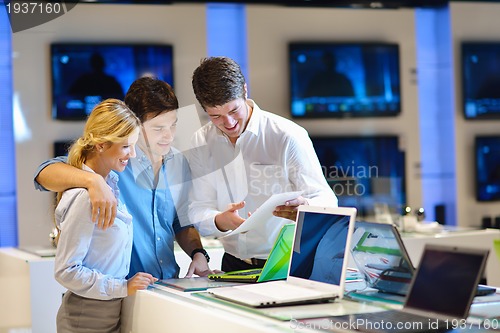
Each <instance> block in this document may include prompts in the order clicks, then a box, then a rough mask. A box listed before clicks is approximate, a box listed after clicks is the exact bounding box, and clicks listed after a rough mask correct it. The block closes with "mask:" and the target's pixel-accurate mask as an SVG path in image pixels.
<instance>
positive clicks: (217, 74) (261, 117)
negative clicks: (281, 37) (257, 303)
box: [188, 57, 337, 271]
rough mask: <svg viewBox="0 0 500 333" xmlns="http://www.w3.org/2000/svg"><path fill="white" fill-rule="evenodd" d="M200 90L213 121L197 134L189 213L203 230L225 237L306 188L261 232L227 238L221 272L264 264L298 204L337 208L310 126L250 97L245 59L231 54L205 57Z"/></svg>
mask: <svg viewBox="0 0 500 333" xmlns="http://www.w3.org/2000/svg"><path fill="white" fill-rule="evenodd" d="M192 84H193V90H194V93H195V95H196V98H197V99H198V102H199V103H200V105H201V106H202V107H203V109H204V110H205V111H206V112H207V114H208V116H209V117H210V120H211V121H210V122H209V123H208V124H206V125H205V126H203V127H202V128H201V129H200V130H198V131H197V132H196V133H195V134H194V136H193V139H192V144H193V147H194V149H193V150H192V151H191V152H190V154H188V159H189V163H190V166H191V169H192V176H193V192H192V197H191V204H190V206H189V215H190V217H191V220H192V221H201V222H200V223H198V225H197V227H198V230H199V231H200V234H201V235H204V236H208V235H211V236H216V237H220V236H224V235H226V234H228V233H230V232H231V230H234V229H235V228H237V227H238V226H239V225H240V224H241V223H243V222H244V221H245V218H246V217H248V216H249V213H251V212H254V211H255V210H256V209H257V208H258V207H259V206H260V205H261V204H262V203H264V202H265V201H266V200H267V199H268V198H269V197H270V196H271V195H273V194H276V193H282V192H290V191H303V194H302V196H299V197H298V198H295V199H293V200H289V201H287V202H286V203H284V204H283V205H282V206H278V207H276V209H275V211H274V215H275V216H274V217H272V218H271V219H270V220H269V221H267V222H266V224H265V226H264V227H263V228H261V229H258V230H250V231H248V232H246V233H243V234H238V235H229V236H227V237H224V238H221V239H220V240H221V242H222V244H223V245H224V249H225V254H224V257H223V259H222V270H223V271H232V270H238V269H249V268H257V267H262V266H263V265H264V263H265V259H266V258H267V256H268V255H269V252H270V250H271V247H272V245H273V244H274V241H275V239H276V237H277V235H278V232H279V230H280V229H281V227H282V226H283V225H284V224H285V223H289V222H290V221H289V220H295V216H296V210H297V207H298V206H299V205H304V204H305V205H307V204H309V205H316V206H337V198H336V196H335V194H334V193H333V191H332V189H331V188H330V187H329V186H328V184H327V182H326V180H325V177H324V175H323V172H322V169H321V166H320V163H319V161H318V158H317V156H316V153H315V151H314V148H313V145H312V143H311V140H310V138H309V135H308V133H307V131H306V130H305V129H304V128H302V127H300V126H298V125H297V124H295V123H293V122H292V121H290V120H287V119H285V118H282V117H280V116H277V115H275V114H272V113H269V112H266V111H263V110H261V109H260V108H259V107H258V105H257V104H256V103H255V102H254V101H253V100H251V99H247V85H246V83H245V78H244V76H243V74H242V72H241V69H240V67H239V65H238V64H237V63H236V62H234V61H233V60H232V59H230V58H227V57H212V58H207V59H204V60H202V62H201V64H200V66H199V67H198V68H197V69H196V70H195V71H194V73H193V80H192Z"/></svg>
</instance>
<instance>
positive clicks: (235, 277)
mask: <svg viewBox="0 0 500 333" xmlns="http://www.w3.org/2000/svg"><path fill="white" fill-rule="evenodd" d="M294 230H295V224H294V223H289V224H285V225H284V226H283V227H282V228H281V230H280V232H279V234H278V237H276V241H275V242H274V245H273V248H272V249H271V252H269V257H268V258H267V261H266V263H265V264H264V267H262V268H258V269H246V270H239V271H233V272H226V273H220V274H210V275H209V276H208V278H209V279H211V280H214V281H226V282H249V283H252V282H265V281H273V280H283V279H286V276H287V274H288V265H289V264H290V254H291V253H292V244H293V235H294Z"/></svg>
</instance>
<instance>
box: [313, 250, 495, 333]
mask: <svg viewBox="0 0 500 333" xmlns="http://www.w3.org/2000/svg"><path fill="white" fill-rule="evenodd" d="M488 252H489V251H488V250H478V249H469V248H460V247H451V246H438V245H429V244H427V245H426V246H425V248H424V253H423V255H422V259H421V261H420V264H419V266H418V268H417V271H416V272H415V274H414V277H413V279H412V283H411V285H410V289H409V292H408V296H407V298H406V302H405V304H404V306H403V309H401V310H389V311H381V312H374V313H358V314H352V315H344V316H335V317H328V318H321V319H317V320H319V321H321V320H328V321H330V322H334V323H335V322H336V323H339V325H341V323H344V324H348V325H351V326H349V327H350V329H351V328H352V329H354V330H357V331H360V332H370V333H373V332H376V333H380V332H429V331H430V332H433V331H443V330H447V329H451V328H453V323H456V322H461V321H460V320H462V319H465V318H467V316H468V315H469V310H470V306H471V304H472V300H473V298H474V296H475V294H476V287H477V285H478V283H479V279H480V278H481V276H482V274H483V271H484V267H485V264H486V259H487V257H488ZM337 326H338V325H337ZM332 327H336V325H332Z"/></svg>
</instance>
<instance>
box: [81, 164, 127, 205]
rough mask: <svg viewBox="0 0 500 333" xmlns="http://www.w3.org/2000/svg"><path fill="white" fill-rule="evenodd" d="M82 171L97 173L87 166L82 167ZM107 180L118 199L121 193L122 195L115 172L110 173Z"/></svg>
mask: <svg viewBox="0 0 500 333" xmlns="http://www.w3.org/2000/svg"><path fill="white" fill-rule="evenodd" d="M82 170H85V171H88V172H92V173H95V171H94V170H92V168H90V167H89V166H88V165H86V164H83V165H82ZM105 180H106V183H107V184H108V185H109V187H111V189H112V190H113V193H114V194H115V197H116V198H118V196H119V193H120V192H119V190H118V175H117V174H116V173H115V172H114V171H110V172H109V174H108V176H107V177H106V179H105Z"/></svg>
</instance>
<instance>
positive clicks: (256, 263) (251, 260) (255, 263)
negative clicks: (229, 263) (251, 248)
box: [241, 258, 266, 266]
mask: <svg viewBox="0 0 500 333" xmlns="http://www.w3.org/2000/svg"><path fill="white" fill-rule="evenodd" d="M241 260H242V261H244V262H246V263H247V264H249V265H252V266H264V264H265V263H266V259H257V258H247V259H241Z"/></svg>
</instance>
